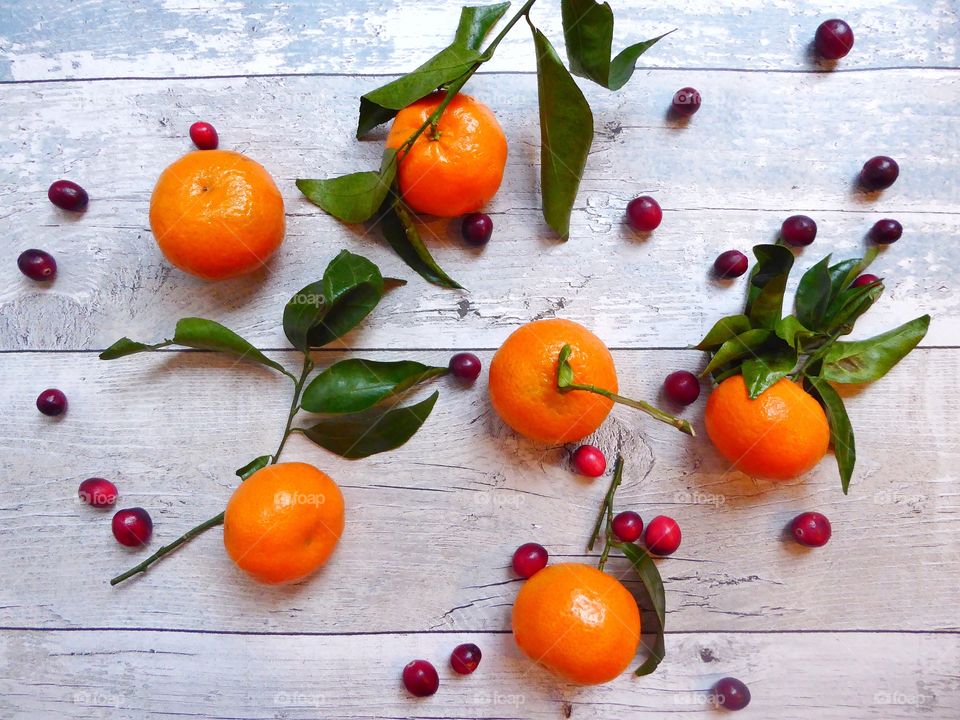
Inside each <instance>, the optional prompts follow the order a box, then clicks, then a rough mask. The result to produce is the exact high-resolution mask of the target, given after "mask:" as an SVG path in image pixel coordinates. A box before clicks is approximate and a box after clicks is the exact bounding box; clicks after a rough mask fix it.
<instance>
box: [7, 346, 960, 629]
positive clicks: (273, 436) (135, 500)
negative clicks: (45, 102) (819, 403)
mask: <svg viewBox="0 0 960 720" xmlns="http://www.w3.org/2000/svg"><path fill="white" fill-rule="evenodd" d="M361 356H362V357H370V358H373V359H377V358H379V359H389V358H393V359H398V358H416V359H419V360H421V361H424V362H430V363H433V364H440V363H445V362H446V359H447V353H443V352H428V351H424V352H415V351H409V352H402V353H401V352H396V353H364V354H362V355H361ZM275 357H276V358H277V359H279V360H280V361H281V362H284V363H286V364H293V363H294V362H295V357H294V353H278V354H276V355H275ZM489 357H490V353H483V354H482V359H483V361H484V363H485V365H486V364H487V363H488V360H489ZM693 357H695V353H694V354H690V353H683V352H679V351H671V352H665V351H618V352H616V353H615V358H616V361H617V363H618V366H619V375H620V377H621V378H622V382H621V391H622V392H624V393H626V394H631V395H633V396H635V397H646V398H649V399H656V398H657V393H658V385H659V383H660V381H661V379H662V378H663V377H664V376H665V375H666V373H667V372H668V371H670V370H672V369H674V368H677V367H684V366H686V365H688V363H690V361H691V360H692V358H693ZM321 358H322V360H324V361H329V360H332V359H333V358H332V357H331V354H328V353H324V354H322V356H321ZM232 364H233V363H232V361H230V360H226V359H219V358H218V356H216V355H213V354H209V353H182V352H181V353H164V354H156V355H149V356H139V357H130V358H126V359H122V360H118V361H113V362H110V363H106V362H101V361H98V360H97V359H96V357H95V356H94V355H92V354H89V353H82V354H75V353H66V354H65V353H40V354H34V353H8V354H0V376H2V377H3V378H4V380H5V382H4V383H3V385H2V389H0V407H3V408H5V409H6V410H7V412H4V413H2V415H0V471H2V476H3V477H4V478H5V488H6V489H5V492H4V496H3V497H4V499H3V501H2V503H0V506H2V507H0V568H3V569H4V573H5V575H6V576H7V577H8V578H10V579H15V581H14V582H6V583H2V584H0V626H35V627H43V628H90V627H160V628H181V629H208V630H251V631H274V632H289V631H323V632H344V631H351V632H370V631H417V630H427V629H443V630H504V629H506V628H508V627H509V612H510V607H511V605H512V602H513V598H514V596H515V593H516V590H517V587H518V581H517V580H516V579H515V577H514V576H513V574H512V572H511V571H510V570H509V561H510V557H511V555H512V553H513V550H514V549H515V548H516V547H517V546H518V545H520V544H521V543H523V542H527V541H530V540H535V541H537V542H540V543H542V544H543V545H545V546H546V547H547V548H548V549H549V551H550V552H551V553H553V555H554V558H555V559H566V560H578V559H582V557H583V555H584V545H585V543H586V540H587V537H588V535H589V532H590V527H591V524H592V521H593V519H594V517H595V513H596V509H597V507H598V504H599V501H600V498H601V497H602V495H603V494H604V492H605V491H606V488H607V485H608V483H609V475H608V476H607V477H605V478H603V479H599V480H596V481H587V480H584V479H582V478H578V477H577V476H575V475H573V474H572V473H571V471H570V470H569V468H568V465H567V462H568V460H567V458H568V455H567V451H566V450H564V449H563V448H549V447H544V446H538V445H535V444H533V443H530V442H528V441H526V440H523V439H521V438H519V437H518V436H516V435H515V434H514V433H512V432H511V431H509V430H508V429H506V427H505V426H504V425H503V424H502V423H501V422H500V421H499V419H497V418H496V417H495V416H494V415H493V414H492V411H491V409H490V407H489V403H488V401H487V397H486V388H485V384H486V383H485V377H486V376H485V375H484V377H483V378H482V379H481V380H480V381H478V382H477V384H476V385H475V386H473V387H468V388H463V387H461V386H458V385H457V383H456V382H454V381H453V380H452V379H451V378H447V379H443V380H441V381H439V382H438V383H437V386H438V387H439V389H440V391H441V394H440V400H439V402H438V404H437V406H436V408H435V410H434V413H433V415H432V416H431V417H430V418H429V420H428V421H427V423H426V425H425V426H424V427H423V428H422V429H421V431H420V433H419V434H417V435H416V436H415V437H414V438H413V440H411V441H410V442H409V443H408V444H407V445H405V446H404V447H402V448H400V449H399V450H397V451H394V452H391V453H387V454H383V455H379V456H375V457H372V458H368V459H366V460H363V461H353V462H351V461H347V460H342V459H339V458H336V457H334V456H333V455H331V454H329V453H327V452H326V451H323V450H320V449H318V448H315V447H313V446H312V445H310V444H309V443H308V442H307V441H306V440H304V439H303V438H300V437H296V436H295V437H294V438H293V439H292V440H291V442H290V443H289V444H288V446H287V449H286V450H285V451H284V456H283V457H284V459H286V460H302V461H306V462H311V463H313V464H315V465H317V466H319V467H320V468H322V469H324V470H326V471H327V472H329V473H330V474H331V476H332V477H334V478H335V479H336V480H337V481H338V482H339V483H340V484H341V485H342V487H343V491H344V495H345V497H346V503H347V507H348V512H347V523H346V531H345V533H344V537H343V540H342V543H341V545H340V547H339V548H338V550H337V552H336V554H335V555H334V557H333V559H332V560H331V562H330V564H329V565H328V567H327V568H326V569H325V571H323V572H321V573H320V574H318V575H317V576H315V577H314V578H312V579H311V580H309V581H307V582H305V583H303V584H302V585H299V586H297V587H294V588H287V589H277V588H265V587H262V586H258V585H255V584H253V583H252V582H250V581H248V580H247V579H246V578H245V577H244V576H242V575H241V574H240V573H238V572H237V571H236V570H235V569H234V568H233V566H232V565H231V563H230V562H229V560H228V559H227V557H226V555H225V553H224V552H223V547H222V544H221V539H220V538H221V532H220V530H219V529H217V530H213V531H211V532H209V533H208V534H207V535H206V536H204V537H203V538H201V539H199V540H197V541H195V542H194V543H192V544H191V545H190V546H189V547H186V548H184V549H182V550H180V551H178V552H177V554H176V555H175V556H173V557H170V558H167V559H165V560H163V561H161V563H160V564H159V565H157V566H156V568H155V569H154V570H152V571H150V573H149V574H148V575H146V576H144V577H141V578H139V579H138V580H136V581H133V582H130V583H128V584H127V585H124V586H122V587H117V588H111V587H109V586H108V585H107V580H108V579H109V578H110V577H112V576H113V575H115V574H118V573H119V572H121V571H123V570H125V569H126V568H127V567H130V566H132V565H134V564H136V562H138V561H139V560H140V559H142V558H143V557H144V556H145V555H146V553H145V552H140V551H136V552H131V551H128V550H126V549H124V548H122V547H120V546H119V545H117V544H116V543H115V542H114V541H113V539H112V537H111V535H110V527H109V520H110V515H111V513H110V512H109V511H97V510H93V509H91V508H89V507H87V506H84V505H81V504H80V503H79V502H78V501H77V500H76V497H75V494H76V490H77V486H78V485H79V483H80V481H81V480H82V479H84V478H85V477H89V476H104V477H108V478H111V479H113V480H114V481H115V482H116V483H117V485H118V486H119V488H120V491H121V500H120V504H121V506H127V507H129V506H136V505H140V506H143V507H145V508H147V509H148V510H149V511H150V512H151V513H152V515H153V517H154V520H155V535H154V540H153V542H152V546H153V547H154V548H156V547H159V546H160V545H161V544H163V543H165V542H168V541H170V540H172V539H173V538H174V537H176V536H178V535H179V534H180V533H182V532H184V531H186V530H187V529H188V528H190V527H192V526H193V525H195V524H197V523H199V522H201V521H203V520H205V519H207V518H208V517H211V516H213V515H216V514H217V513H218V512H220V511H221V510H222V509H223V507H224V505H225V503H226V500H227V498H228V497H229V495H230V492H231V489H232V488H233V487H235V485H236V484H237V480H236V478H235V477H234V476H233V470H234V469H235V468H237V467H240V466H241V465H243V464H245V463H246V462H247V461H248V460H250V459H251V458H252V457H254V456H256V455H259V454H263V453H269V452H272V451H273V450H274V448H275V446H276V443H277V440H278V436H279V432H280V430H281V427H282V424H283V421H284V419H285V416H286V409H287V406H288V403H289V392H290V385H291V383H290V382H289V381H288V380H287V379H286V378H283V377H282V376H277V377H273V376H272V374H271V373H270V372H269V371H267V370H265V369H260V368H258V367H256V366H238V367H231V366H232ZM48 385H54V386H58V387H61V388H62V389H63V390H64V391H65V392H66V393H67V395H68V397H69V398H70V402H71V406H70V409H69V410H68V412H67V414H66V415H65V416H64V417H63V418H62V419H60V420H52V419H50V418H45V417H43V416H40V415H39V414H38V413H37V412H36V411H35V409H33V407H32V403H33V398H34V397H35V396H36V394H37V393H38V392H39V391H40V390H42V389H43V388H44V387H46V386H48ZM426 392H427V391H426V390H422V391H420V392H419V393H418V394H415V395H414V396H413V397H420V396H424V395H425V394H426ZM958 397H960V351H936V350H919V351H917V352H915V353H914V354H913V355H911V356H909V357H908V358H907V359H906V360H905V361H904V363H903V364H902V365H901V366H899V367H898V368H897V369H896V370H895V371H894V372H893V374H891V375H889V376H887V377H886V378H884V379H883V380H881V381H879V382H878V383H876V384H875V385H874V386H872V387H869V388H866V389H865V390H863V391H862V392H860V393H857V394H855V395H851V397H849V399H848V402H849V408H850V414H851V417H852V421H853V424H854V427H855V428H856V431H857V448H858V454H859V461H858V462H859V464H858V470H857V473H856V477H855V479H854V482H853V487H852V489H851V492H850V495H849V496H847V497H844V496H843V494H842V493H841V491H840V487H839V479H838V476H837V470H836V465H835V462H834V460H833V458H832V457H830V456H828V457H827V458H825V459H824V461H823V462H822V463H821V465H820V466H819V467H818V468H817V469H816V470H815V471H814V472H813V473H811V474H810V476H809V477H808V478H807V479H806V480H805V481H799V482H795V483H791V484H788V485H786V486H779V487H778V486H776V485H774V484H770V483H765V482H755V481H753V480H751V479H749V478H747V477H746V476H743V475H741V474H739V473H732V474H731V473H728V467H729V466H728V464H727V463H726V462H724V461H723V460H722V459H721V458H720V457H719V456H718V455H717V454H716V453H715V452H714V451H713V449H712V447H711V446H710V445H709V442H708V440H707V438H706V437H705V433H704V430H703V424H702V421H701V414H702V410H703V401H702V400H701V401H700V402H699V403H698V404H697V405H695V406H692V407H691V408H689V409H687V410H686V413H685V414H686V416H687V417H689V418H690V419H691V420H693V422H694V424H695V427H696V429H697V431H698V433H699V437H698V438H697V439H695V440H691V439H689V438H687V437H686V436H684V435H682V434H680V433H678V432H676V431H675V430H673V429H672V428H669V427H667V426H665V425H661V424H659V423H655V422H653V421H650V420H648V419H647V417H646V416H645V415H641V414H638V413H634V412H632V411H629V410H627V409H621V408H618V409H617V410H616V411H615V412H614V414H613V415H612V416H611V418H610V419H608V421H607V423H606V424H605V426H604V427H603V428H602V429H601V431H600V432H598V433H597V436H596V437H595V438H594V440H595V442H597V444H599V445H600V447H602V448H603V449H604V451H605V452H606V453H607V456H608V458H610V461H611V467H612V461H613V458H614V456H615V452H616V451H617V450H618V449H620V450H621V451H622V452H623V453H624V455H625V457H626V459H627V472H626V479H625V482H624V486H623V489H622V490H621V492H620V493H619V498H620V500H619V503H620V504H619V507H620V508H621V509H627V508H630V507H633V508H635V509H637V510H639V511H640V512H641V514H642V515H643V517H644V518H645V519H646V520H647V521H649V520H650V519H652V517H653V516H655V515H657V514H661V513H663V514H668V515H670V516H672V517H674V518H676V519H677V521H678V522H679V523H680V524H681V526H682V528H683V532H684V540H683V546H682V547H681V549H680V551H679V552H678V554H677V555H676V556H675V557H673V558H670V559H665V560H662V561H659V566H660V569H661V572H662V574H663V576H664V579H665V582H666V587H667V607H668V611H669V616H668V627H669V628H670V629H672V630H684V631H702V630H748V631H754V630H814V629H862V630H867V629H872V630H903V629H913V630H960V627H958V625H957V616H956V612H955V608H956V600H957V599H958V598H957V586H956V583H953V582H948V581H947V578H952V577H956V576H957V573H958V571H960V523H958V517H960V515H958V512H957V510H958V505H957V493H956V487H957V479H956V478H957V474H956V472H957V471H956V468H957V467H958V464H960V450H958V446H957V443H956V436H957V433H958V430H960V428H958V425H957V418H958ZM811 509H816V510H819V511H821V512H824V513H826V514H827V515H828V517H830V519H831V520H832V522H833V526H834V537H833V539H832V540H831V542H830V545H829V546H828V547H827V548H825V549H823V550H819V551H808V550H804V549H801V548H799V547H798V546H796V545H795V544H794V543H793V542H792V541H787V542H785V541H784V538H783V537H782V531H783V528H784V526H785V525H786V524H787V523H788V522H789V520H790V519H791V518H792V517H793V516H794V515H796V514H797V513H799V512H801V511H804V510H811ZM587 561H588V562H589V560H587ZM612 567H614V568H615V569H616V570H617V571H618V572H623V571H626V570H628V567H627V566H626V565H625V564H624V563H615V564H614V565H613V566H612ZM626 577H627V578H628V579H629V578H630V577H631V576H630V574H629V573H627V575H626ZM65 584H66V586H67V587H69V592H65V591H64V588H65ZM631 586H632V587H636V585H635V583H632V584H631ZM918 588H920V589H922V596H923V601H922V602H921V601H919V600H918Z"/></svg>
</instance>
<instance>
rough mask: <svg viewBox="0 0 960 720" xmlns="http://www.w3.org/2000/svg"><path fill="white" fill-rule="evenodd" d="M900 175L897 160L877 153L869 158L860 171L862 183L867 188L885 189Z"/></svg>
mask: <svg viewBox="0 0 960 720" xmlns="http://www.w3.org/2000/svg"><path fill="white" fill-rule="evenodd" d="M899 176H900V166H899V165H897V161H896V160H894V159H893V158H891V157H887V156H886V155H877V156H876V157H872V158H870V159H869V160H867V161H866V162H865V163H864V164H863V169H862V170H861V171H860V184H861V185H863V186H864V187H865V188H866V189H867V190H885V189H887V188H888V187H890V186H891V185H893V184H894V183H895V182H896V181H897V178H898V177H899Z"/></svg>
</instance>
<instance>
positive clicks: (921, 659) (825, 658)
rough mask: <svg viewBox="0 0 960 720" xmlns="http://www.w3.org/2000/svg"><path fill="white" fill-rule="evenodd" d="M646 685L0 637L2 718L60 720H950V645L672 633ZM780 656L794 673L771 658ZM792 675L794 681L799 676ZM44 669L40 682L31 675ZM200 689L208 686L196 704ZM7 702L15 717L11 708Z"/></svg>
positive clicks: (332, 644) (299, 643) (305, 647)
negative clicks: (740, 687) (412, 691)
mask: <svg viewBox="0 0 960 720" xmlns="http://www.w3.org/2000/svg"><path fill="white" fill-rule="evenodd" d="M460 642H475V643H478V644H479V645H480V646H481V647H482V649H483V660H482V662H481V664H480V667H479V669H478V670H477V672H476V673H474V674H473V675H471V676H468V677H463V676H459V677H458V676H455V674H454V673H453V672H452V671H451V670H450V669H449V667H448V665H447V662H446V659H447V657H448V656H449V653H450V650H451V649H452V648H453V647H454V646H455V645H456V644H457V643H460ZM667 648H668V655H667V658H666V661H665V662H664V663H663V664H662V665H661V666H660V669H659V670H658V672H657V673H656V674H655V675H652V676H649V677H645V678H635V677H632V676H631V675H629V674H625V675H623V676H621V677H619V678H618V679H616V680H615V681H613V682H611V683H609V684H607V685H602V686H597V687H592V688H578V687H575V686H571V685H564V684H562V683H558V682H556V681H555V680H553V679H552V678H550V677H549V676H548V675H547V674H546V673H545V672H544V671H543V670H541V669H540V668H538V667H536V666H535V665H533V664H532V663H531V662H530V661H528V660H527V659H526V658H524V657H522V656H521V655H520V654H519V653H518V651H517V650H516V648H515V647H514V644H513V639H512V637H511V636H510V635H509V634H476V633H469V634H467V633H464V634H443V635H437V634H427V635H399V634H394V635H360V636H350V637H343V636H333V637H329V636H306V637H304V636H299V637H276V636H238V635H217V636H206V635H195V634H189V633H177V632H172V633H159V632H135V633H130V632H117V633H114V634H112V635H111V636H110V643H109V645H105V644H104V642H103V634H102V633H87V632H5V633H3V634H0V657H16V658H17V659H18V662H17V663H16V664H14V665H13V667H12V668H11V667H5V668H4V672H3V677H2V678H0V709H3V708H4V705H5V704H6V708H7V710H8V712H7V713H5V717H7V718H10V719H11V720H33V718H37V717H58V718H71V719H72V718H76V719H80V718H84V719H87V718H118V717H123V718H128V717H130V718H133V717H136V718H154V717H157V718H159V717H171V716H177V717H191V718H193V717H196V718H213V717H217V718H221V717H222V718H227V717H229V718H236V719H238V720H239V719H241V718H242V719H249V720H253V719H254V718H256V719H258V720H259V719H260V718H290V719H293V718H338V719H341V718H342V719H347V718H349V719H354V718H356V719H358V720H359V719H360V718H386V717H391V718H407V717H417V718H421V717H423V718H427V717H429V718H445V719H448V720H456V719H463V720H467V719H470V720H473V719H478V718H491V719H494V718H496V719H497V720H510V719H513V718H526V719H528V720H529V719H535V720H541V719H542V720H553V719H554V718H574V719H576V718H604V719H607V718H611V717H630V718H635V717H644V718H646V717H657V718H662V717H664V716H665V715H666V714H668V713H671V714H672V713H681V714H682V716H683V717H692V718H715V717H717V716H718V712H717V710H715V709H714V708H715V706H714V704H713V698H714V697H715V696H714V695H713V694H712V692H711V687H712V685H713V683H715V682H716V681H717V680H718V679H720V678H721V677H724V676H726V675H734V676H737V677H741V678H744V679H746V680H747V681H748V682H749V683H750V688H751V694H752V700H751V704H750V707H749V708H748V709H747V711H746V712H744V713H743V717H748V718H749V717H757V718H778V719H780V718H782V719H783V720H806V719H807V718H809V717H811V716H814V717H817V718H823V719H824V720H859V719H861V718H864V719H866V718H875V717H882V718H885V719H886V718H891V719H892V718H916V717H926V718H951V717H956V716H957V713H958V712H960V679H958V677H957V671H956V668H957V663H958V662H960V644H958V643H957V642H956V636H955V635H930V634H905V633H893V634H884V635H876V634H866V633H844V634H835V633H817V634H813V635H780V634H768V633H759V634H751V635H730V634H723V633H703V634H697V635H671V636H670V637H669V638H668V645H667ZM788 648H789V654H790V658H791V662H790V663H784V662H783V657H784V652H785V650H786V649H788ZM416 657H423V658H429V659H431V660H432V661H433V662H434V663H435V664H436V666H437V669H438V671H439V673H440V691H439V692H438V693H437V694H436V695H434V696H433V697H431V698H427V699H421V700H417V699H414V698H412V697H410V696H408V695H406V693H405V692H404V690H403V689H402V687H401V685H400V680H399V676H400V670H401V668H402V667H403V666H404V665H405V664H406V663H407V662H409V661H410V660H411V659H412V658H416ZM798 666H799V667H802V668H803V671H802V672H798V671H797V667H798ZM40 667H42V668H43V669H44V672H43V674H42V675H41V674H38V673H36V672H34V671H35V670H36V669H37V668H40ZM197 688H206V689H207V691H206V692H204V693H202V694H200V693H198V692H197ZM13 703H16V704H13Z"/></svg>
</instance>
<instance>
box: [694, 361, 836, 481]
mask: <svg viewBox="0 0 960 720" xmlns="http://www.w3.org/2000/svg"><path fill="white" fill-rule="evenodd" d="M704 420H705V423H706V428H707V435H709V436H710V440H711V441H712V442H713V444H714V446H715V447H716V448H717V450H719V451H720V454H721V455H723V456H724V457H725V458H726V459H727V460H729V461H730V462H731V463H733V465H734V467H736V468H737V469H738V470H741V471H743V472H745V473H747V474H748V475H753V476H755V477H762V478H768V479H770V480H790V479H792V478H796V477H799V476H800V475H803V474H804V473H805V472H808V471H809V470H811V469H813V467H814V466H815V465H816V464H817V463H818V462H820V460H821V459H823V456H824V454H825V453H826V452H827V447H828V446H829V444H830V425H829V424H828V422H827V416H826V414H824V412H823V408H822V407H820V403H818V402H817V401H816V400H815V399H814V398H813V397H812V396H811V395H809V394H808V393H806V392H805V391H804V390H803V388H801V387H800V386H799V385H797V384H796V383H794V382H791V381H790V380H787V379H786V378H784V379H782V380H780V381H779V382H777V383H776V384H775V385H774V386H773V387H771V388H769V389H768V390H766V391H764V392H763V393H761V394H760V396H759V397H757V399H755V400H751V399H750V396H749V394H748V393H747V385H746V383H745V382H744V380H743V376H742V375H734V376H732V377H729V378H727V379H726V380H724V381H723V382H722V383H720V384H719V385H718V386H717V387H716V388H714V390H713V392H712V393H710V398H709V399H708V400H707V409H706V412H705V415H704Z"/></svg>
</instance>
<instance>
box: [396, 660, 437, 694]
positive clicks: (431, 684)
mask: <svg viewBox="0 0 960 720" xmlns="http://www.w3.org/2000/svg"><path fill="white" fill-rule="evenodd" d="M403 685H404V687H406V688H407V690H408V691H409V693H410V694H411V695H416V696H417V697H428V696H430V695H433V694H434V693H435V692H436V691H437V688H439V687H440V676H439V675H437V669H436V668H435V667H434V666H433V665H431V664H430V663H429V662H427V661H426V660H413V661H411V662H409V663H407V665H406V667H404V668H403Z"/></svg>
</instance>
